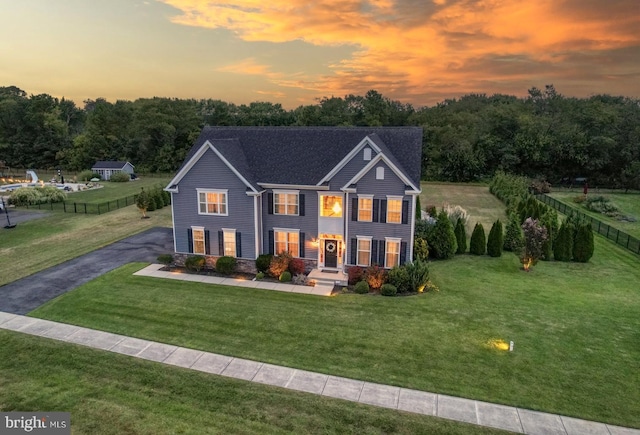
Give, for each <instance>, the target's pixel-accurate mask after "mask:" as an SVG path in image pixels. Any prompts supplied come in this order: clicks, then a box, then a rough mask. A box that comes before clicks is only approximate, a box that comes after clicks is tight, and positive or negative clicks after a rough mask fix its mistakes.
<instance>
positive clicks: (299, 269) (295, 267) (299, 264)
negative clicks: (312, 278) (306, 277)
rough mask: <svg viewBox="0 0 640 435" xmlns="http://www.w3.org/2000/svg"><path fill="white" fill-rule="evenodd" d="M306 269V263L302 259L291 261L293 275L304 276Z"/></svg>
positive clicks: (290, 270) (290, 267)
mask: <svg viewBox="0 0 640 435" xmlns="http://www.w3.org/2000/svg"><path fill="white" fill-rule="evenodd" d="M304 269H305V266H304V261H302V260H301V259H300V258H292V259H291V261H289V272H291V274H292V275H301V274H304Z"/></svg>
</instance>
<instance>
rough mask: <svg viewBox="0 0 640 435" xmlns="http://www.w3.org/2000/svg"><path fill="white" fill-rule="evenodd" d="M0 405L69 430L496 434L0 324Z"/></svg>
mask: <svg viewBox="0 0 640 435" xmlns="http://www.w3.org/2000/svg"><path fill="white" fill-rule="evenodd" d="M0 342H2V346H1V347H0V373H2V376H0V411H3V412H8V411H43V410H49V411H54V410H55V411H66V412H70V413H71V425H72V428H73V433H74V434H101V435H108V434H134V433H135V434H173V433H198V434H203V433H260V434H263V433H264V434H267V433H294V434H301V433H335V434H343V433H354V434H379V433H399V434H414V433H442V434H444V433H446V434H460V435H462V434H498V433H505V432H501V431H498V430H493V429H488V428H481V427H477V426H472V425H467V424H463V423H457V422H452V421H448V420H444V419H439V418H434V417H426V416H419V415H412V414H408V413H403V412H397V411H393V410H390V409H382V408H376V407H373V406H365V405H359V404H356V403H351V402H346V401H342V400H338V399H330V398H326V397H318V396H314V395H311V394H304V393H297V392H293V391H289V390H284V389H281V388H276V387H269V386H265V385H260V384H253V383H250V382H244V381H239V380H234V379H228V378H224V377H221V376H213V375H208V374H205V373H199V372H196V371H191V370H185V369H181V368H177V367H171V366H165V365H163V364H158V363H153V362H150V361H143V360H138V359H135V358H131V357H127V356H123V355H117V354H112V353H109V352H103V351H98V350H94V349H88V348H85V347H81V346H76V345H72V344H67V343H61V342H57V341H55V340H48V339H43V338H39V337H32V336H27V335H23V334H19V333H15V332H10V331H2V330H0Z"/></svg>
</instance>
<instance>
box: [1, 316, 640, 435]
mask: <svg viewBox="0 0 640 435" xmlns="http://www.w3.org/2000/svg"><path fill="white" fill-rule="evenodd" d="M0 329H6V330H11V331H17V332H21V333H25V334H30V335H36V336H40V337H47V338H52V339H55V340H61V341H64V342H67V343H75V344H79V345H82V346H87V347H90V348H94V349H101V350H105V351H109V352H115V353H120V354H124V355H129V356H132V357H135V358H143V359H147V360H151V361H156V362H159V363H163V364H169V365H173V366H178V367H183V368H188V369H191V370H198V371H201V372H206V373H212V374H215V375H221V376H226V377H230V378H235V379H242V380H245V381H250V382H258V383H261V384H266V385H272V386H277V387H281V388H286V389H290V390H297V391H303V392H307V393H311V394H317V395H322V396H327V397H334V398H338V399H344V400H349V401H352V402H358V403H364V404H368V405H373V406H380V407H384V408H391V409H397V410H400V411H406V412H412V413H417V414H423V415H430V416H437V417H442V418H447V419H450V420H456V421H461V422H466V423H472V424H476V425H480V426H488V427H494V428H499V429H505V430H508V431H512V432H517V433H526V434H539V435H547V434H558V435H573V434H594V435H599V434H602V435H640V430H637V429H629V428H624V427H619V426H612V425H608V424H604V423H597V422H593V421H587V420H580V419H576V418H570V417H563V416H560V415H555V414H547V413H542V412H535V411H529V410H526V409H520V408H514V407H511V406H504V405H495V404H492V403H486V402H480V401H477V400H469V399H462V398H459V397H452V396H446V395H443V394H434V393H428V392H425V391H417V390H409V389H406V388H400V387H394V386H389V385H381V384H374V383H371V382H364V381H359V380H355V379H347V378H341V377H337V376H330V375H325V374H321V373H314V372H309V371H305V370H297V369H293V368H289V367H281V366H276V365H271V364H266V363H261V362H257V361H250V360H246V359H241V358H233V357H229V356H225V355H218V354H215V353H210V352H203V351H199V350H194V349H187V348H183V347H178V346H173V345H169V344H163V343H157V342H153V341H148V340H141V339H138V338H132V337H126V336H123V335H118V334H112V333H109V332H103V331H96V330H93V329H89V328H82V327H79V326H73V325H67V324H64V323H58V322H52V321H49V320H42V319H36V318H32V317H25V316H21V315H16V314H10V313H5V312H0ZM603 399H606V398H603Z"/></svg>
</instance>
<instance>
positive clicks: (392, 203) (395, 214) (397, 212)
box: [387, 196, 402, 224]
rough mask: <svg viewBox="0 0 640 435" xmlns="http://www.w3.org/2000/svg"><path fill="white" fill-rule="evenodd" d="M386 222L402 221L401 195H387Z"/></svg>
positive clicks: (397, 222) (396, 222)
mask: <svg viewBox="0 0 640 435" xmlns="http://www.w3.org/2000/svg"><path fill="white" fill-rule="evenodd" d="M387 222H388V223H391V224H399V223H402V197H401V196H398V197H392V196H388V197H387Z"/></svg>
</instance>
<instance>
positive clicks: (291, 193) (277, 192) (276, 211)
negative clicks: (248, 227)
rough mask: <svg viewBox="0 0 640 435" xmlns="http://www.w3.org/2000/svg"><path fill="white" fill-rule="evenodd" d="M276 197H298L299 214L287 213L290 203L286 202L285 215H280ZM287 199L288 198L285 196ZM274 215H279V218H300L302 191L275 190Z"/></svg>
mask: <svg viewBox="0 0 640 435" xmlns="http://www.w3.org/2000/svg"><path fill="white" fill-rule="evenodd" d="M276 195H296V198H297V202H296V207H297V208H298V212H297V213H287V211H288V207H289V203H288V202H285V204H284V210H285V212H284V213H278V210H277V208H276ZM285 198H286V196H285ZM273 214H275V215H278V216H300V191H299V190H280V189H278V190H276V189H274V190H273Z"/></svg>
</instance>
